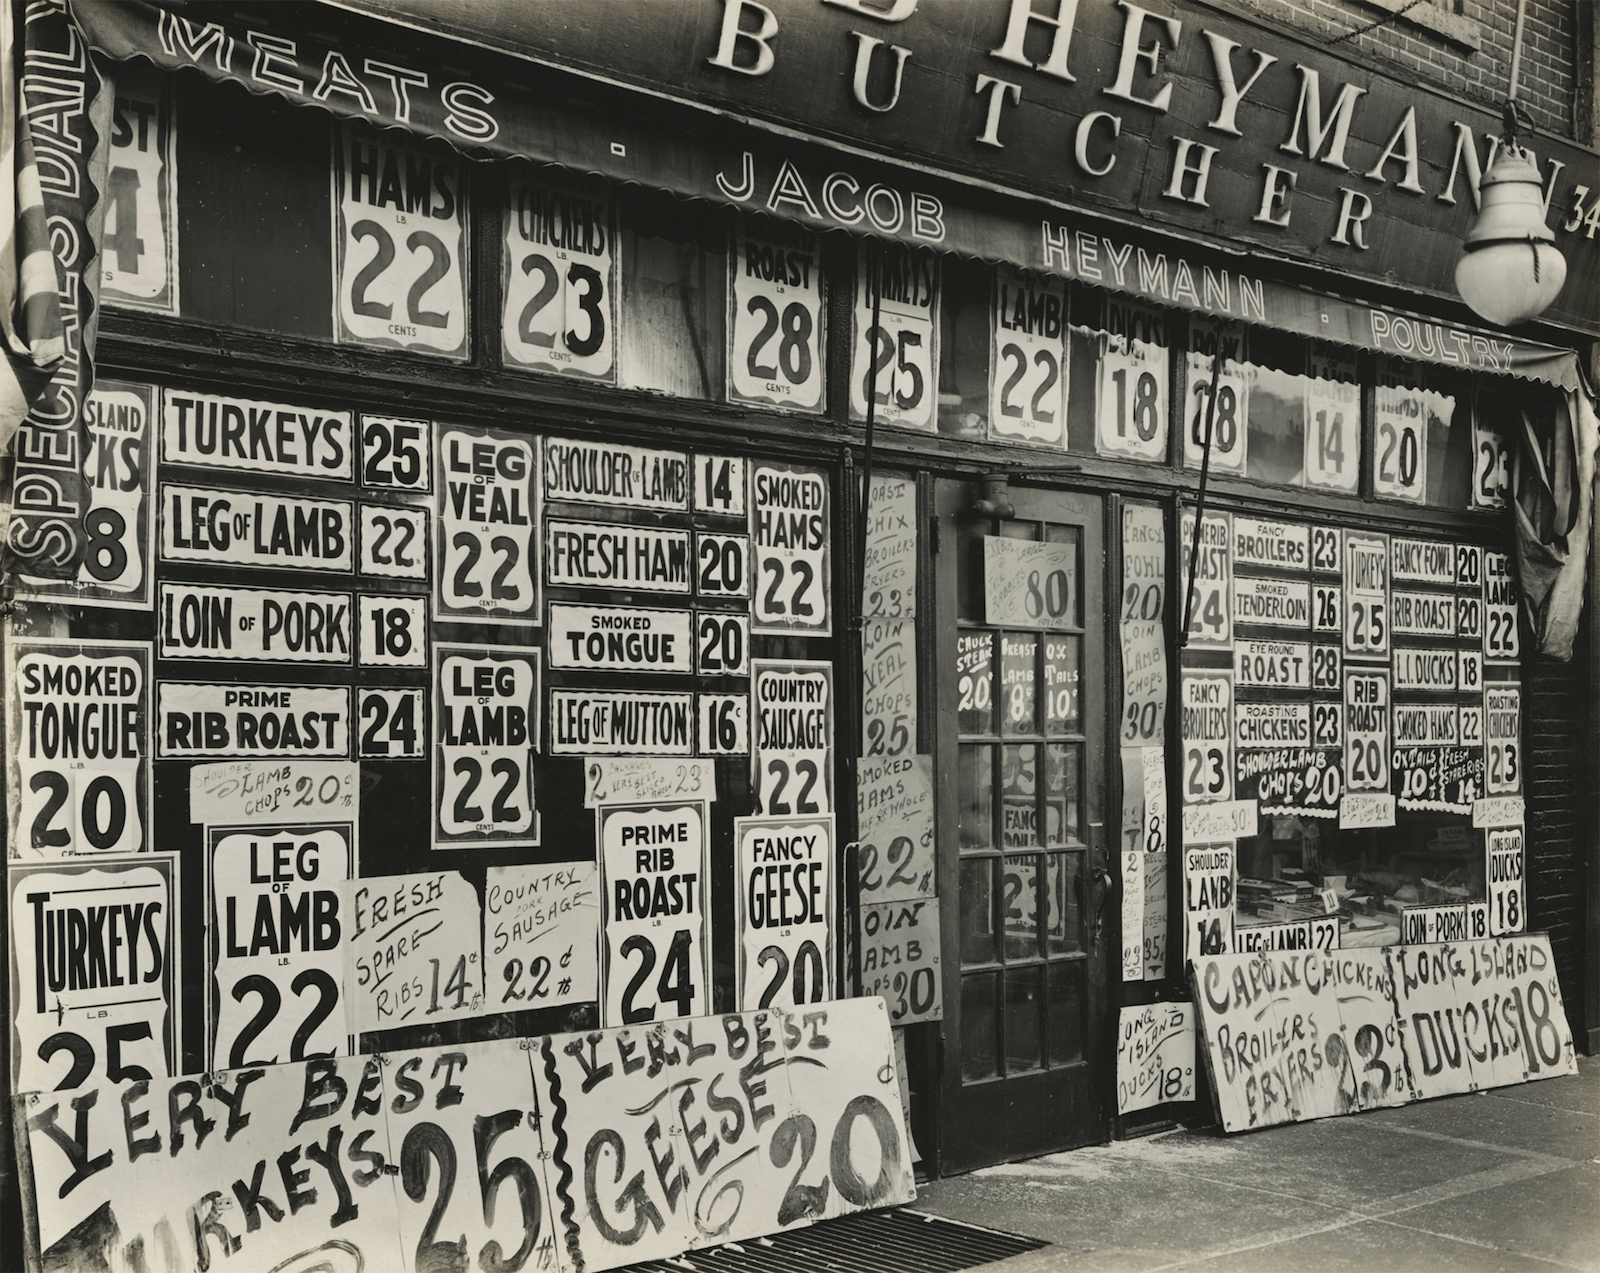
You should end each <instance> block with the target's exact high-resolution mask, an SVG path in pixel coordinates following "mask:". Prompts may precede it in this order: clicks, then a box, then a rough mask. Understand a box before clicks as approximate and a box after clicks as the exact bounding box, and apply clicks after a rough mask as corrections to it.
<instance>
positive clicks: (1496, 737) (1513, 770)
mask: <svg viewBox="0 0 1600 1273" xmlns="http://www.w3.org/2000/svg"><path fill="white" fill-rule="evenodd" d="M1483 719H1484V735H1485V751H1486V753H1487V768H1486V770H1485V773H1484V790H1485V791H1487V792H1488V794H1489V795H1491V796H1505V795H1515V794H1516V793H1517V792H1519V791H1521V790H1522V689H1521V687H1520V686H1517V685H1505V684H1501V685H1490V686H1488V687H1487V688H1486V689H1485V690H1484V692H1483Z"/></svg>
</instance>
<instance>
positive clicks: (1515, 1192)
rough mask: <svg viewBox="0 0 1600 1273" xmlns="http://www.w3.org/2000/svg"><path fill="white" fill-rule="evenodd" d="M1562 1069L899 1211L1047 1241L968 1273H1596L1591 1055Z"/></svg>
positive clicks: (972, 1178) (1193, 1142) (1075, 1157)
mask: <svg viewBox="0 0 1600 1273" xmlns="http://www.w3.org/2000/svg"><path fill="white" fill-rule="evenodd" d="M1578 1064H1579V1072H1578V1074H1577V1075H1576V1076H1569V1077H1566V1078H1558V1079H1548V1080H1545V1081H1542V1082H1536V1083H1525V1084H1523V1085H1521V1086H1520V1087H1508V1088H1499V1089H1496V1090H1494V1091H1491V1092H1489V1093H1486V1094H1481V1095H1471V1096H1453V1097H1447V1098H1444V1099H1442V1100H1437V1101H1426V1102H1422V1103H1419V1104H1416V1105H1408V1106H1405V1107H1403V1108H1401V1109H1391V1110H1381V1111H1378V1112H1375V1113H1371V1114H1359V1115H1354V1116H1351V1117H1346V1118H1330V1119H1324V1120H1323V1121H1321V1122H1315V1123H1301V1124H1296V1125H1293V1126H1289V1127H1278V1128H1273V1129H1270V1130H1268V1131H1262V1132H1255V1133H1251V1134H1248V1135H1243V1136H1234V1137H1224V1136H1222V1135H1220V1134H1219V1133H1216V1132H1214V1131H1207V1132H1189V1131H1181V1130H1180V1131H1174V1132H1166V1133H1163V1134H1161V1135H1157V1136H1152V1137H1148V1138H1146V1139H1143V1140H1135V1141H1125V1142H1122V1143H1119V1144H1113V1145H1106V1146H1100V1147H1097V1148H1092V1149H1080V1150H1077V1151H1075V1152H1073V1153H1070V1154H1055V1155H1051V1156H1049V1157H1046V1158H1038V1159H1034V1160H1032V1161H1030V1162H1022V1163H1011V1164H1008V1165H1006V1166H1003V1167H992V1168H989V1169H987V1170H984V1171H978V1172H974V1173H973V1174H971V1175H968V1176H957V1177H953V1178H951V1179H947V1180H940V1181H935V1182H934V1183H932V1184H929V1185H926V1186H922V1187H920V1188H919V1190H918V1200H917V1202H916V1203H915V1204H913V1205H914V1206H915V1207H916V1209H917V1210H920V1211H927V1212H931V1213H933V1214H934V1215H940V1216H946V1217H948V1218H950V1219H952V1220H964V1221H967V1222H969V1223H973V1224H981V1225H987V1226H990V1227H992V1228H996V1229H1003V1230H1008V1231H1010V1232H1013V1233H1022V1234H1029V1235H1032V1236H1036V1237H1040V1238H1047V1239H1048V1240H1049V1241H1050V1242H1051V1243H1053V1244H1054V1245H1052V1246H1049V1247H1046V1248H1044V1249H1043V1250H1039V1251H1035V1252H1031V1253H1029V1254H1027V1255H1020V1256H1016V1257H1014V1258H1012V1259H1009V1260H1004V1261H1001V1262H1000V1263H997V1264H991V1265H987V1266H985V1269H984V1273H990V1271H991V1270H992V1271H993V1273H1044V1271H1045V1270H1049V1273H1079V1271H1081V1273H1153V1271H1154V1270H1158V1269H1185V1270H1195V1271H1197V1273H1198V1271H1205V1273H1212V1271H1216V1273H1221V1271H1223V1270H1227V1271H1229V1273H1233V1271H1235V1270H1239V1271H1246V1270H1260V1271H1262V1273H1269V1271H1270V1273H1278V1271H1280V1270H1281V1271H1283V1273H1290V1271H1292V1273H1322V1271H1323V1270H1346V1269H1348V1270H1352V1271H1355V1270H1359V1271H1360V1273H1390V1271H1391V1270H1392V1271H1394V1273H1423V1271H1425V1270H1426V1271H1429V1273H1431V1271H1433V1270H1450V1271H1451V1273H1456V1271H1461V1273H1476V1271H1478V1270H1482V1271H1483V1273H1520V1271H1521V1270H1530V1271H1531V1270H1546V1271H1548V1270H1551V1269H1584V1270H1590V1269H1600V1059H1594V1058H1587V1057H1580V1058H1579V1063H1578Z"/></svg>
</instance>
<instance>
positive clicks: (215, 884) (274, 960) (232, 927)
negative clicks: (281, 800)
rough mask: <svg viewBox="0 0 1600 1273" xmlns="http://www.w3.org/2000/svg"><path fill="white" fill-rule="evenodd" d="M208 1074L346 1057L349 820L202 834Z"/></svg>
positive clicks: (351, 867) (352, 864) (351, 871)
mask: <svg viewBox="0 0 1600 1273" xmlns="http://www.w3.org/2000/svg"><path fill="white" fill-rule="evenodd" d="M206 836H207V840H206V865H207V870H206V876H207V881H208V888H207V892H206V932H207V935H208V942H209V946H210V958H209V965H210V970H211V975H210V978H209V982H208V987H207V989H208V992H209V997H210V1002H209V1007H208V1011H207V1020H208V1023H209V1026H210V1046H209V1049H208V1051H207V1053H206V1056H207V1062H206V1065H207V1068H208V1069H211V1070H224V1069H228V1070H236V1069H239V1068H240V1067H241V1066H246V1065H276V1064H279V1063H280V1062H285V1061H303V1060H305V1059H306V1058H307V1057H309V1056H316V1055H322V1056H347V1055H348V1054H349V1052H350V1033H351V1023H350V1021H349V1020H348V1019H347V1016H348V1013H349V1011H350V1009H349V1004H348V1001H347V999H346V997H345V993H344V961H345V954H346V950H345V943H344V934H345V933H346V932H347V931H348V928H349V924H350V916H349V914H348V911H347V909H346V906H347V899H346V898H345V896H344V887H345V882H346V881H347V880H350V879H352V878H354V877H355V874H356V861H355V837H354V835H353V828H352V827H351V825H350V824H349V823H340V824H328V825H324V826H320V827H318V826H310V827H307V826H292V827H283V828H279V829H274V828H270V827H267V828H256V827H208V828H207V829H206Z"/></svg>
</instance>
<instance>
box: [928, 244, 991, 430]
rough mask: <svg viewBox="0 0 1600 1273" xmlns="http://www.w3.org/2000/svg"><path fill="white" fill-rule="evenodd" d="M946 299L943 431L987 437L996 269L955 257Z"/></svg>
mask: <svg viewBox="0 0 1600 1273" xmlns="http://www.w3.org/2000/svg"><path fill="white" fill-rule="evenodd" d="M943 274H944V279H943V282H944V295H943V296H942V297H941V298H940V335H939V432H940V433H948V434H952V435H954V436H956V437H963V438H981V437H983V436H984V434H985V431H986V429H987V426H988V420H989V298H990V293H991V292H992V291H993V287H994V283H993V277H994V270H993V267H992V266H989V265H985V264H984V263H983V262H982V261H963V260H958V259H956V258H954V257H951V258H947V259H946V261H945V263H944V271H943Z"/></svg>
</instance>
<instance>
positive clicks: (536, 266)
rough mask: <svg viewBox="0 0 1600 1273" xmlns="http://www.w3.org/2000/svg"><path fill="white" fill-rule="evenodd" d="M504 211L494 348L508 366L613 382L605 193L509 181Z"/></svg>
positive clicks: (613, 295) (612, 269)
mask: <svg viewBox="0 0 1600 1273" xmlns="http://www.w3.org/2000/svg"><path fill="white" fill-rule="evenodd" d="M510 185H511V189H510V199H509V201H508V202H507V204H506V208H505V213H504V228H505V253H504V255H503V256H502V258H501V266H500V287H501V294H502V296H503V297H504V298H505V300H504V305H505V308H504V311H503V313H502V315H501V320H500V348H501V350H502V352H503V353H504V354H505V359H506V363H507V365H508V366H522V367H532V368H536V369H537V370H539V371H559V372H565V373H566V374H568V375H573V376H584V377H587V378H588V379H591V380H598V381H601V382H603V383H606V384H613V383H615V382H616V378H617V257H618V252H617V231H616V217H615V211H614V209H613V206H612V201H611V197H610V194H609V193H608V192H607V191H605V190H604V189H595V190H592V191H591V190H588V189H584V190H579V189H578V188H576V187H575V186H573V185H572V184H571V183H569V182H564V181H552V180H549V179H548V178H545V177H544V176H543V174H541V175H540V176H539V177H536V178H533V179H524V178H522V177H517V178H513V180H512V181H511V183H510Z"/></svg>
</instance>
